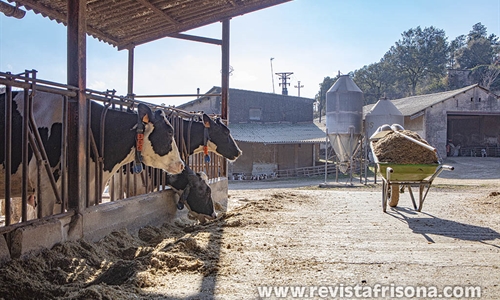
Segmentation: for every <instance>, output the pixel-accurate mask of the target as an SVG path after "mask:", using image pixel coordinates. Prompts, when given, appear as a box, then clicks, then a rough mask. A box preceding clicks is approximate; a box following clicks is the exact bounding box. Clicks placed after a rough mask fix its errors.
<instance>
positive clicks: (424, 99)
mask: <svg viewBox="0 0 500 300" xmlns="http://www.w3.org/2000/svg"><path fill="white" fill-rule="evenodd" d="M475 87H480V86H479V85H478V84H473V85H469V86H466V87H463V88H461V89H458V90H451V91H446V92H441V93H435V94H426V95H418V96H412V97H406V98H400V99H394V100H390V101H391V102H392V103H393V104H394V106H396V108H397V109H399V111H401V113H402V114H403V116H412V115H414V114H416V113H418V112H420V111H423V110H425V109H426V108H428V107H430V106H432V105H435V104H437V103H439V102H442V101H445V100H447V99H450V98H453V97H454V96H457V95H459V94H461V93H465V92H466V91H468V90H470V89H473V88H475ZM480 88H481V87H480ZM374 105H375V104H369V105H365V106H363V115H366V114H367V113H368V112H369V111H370V110H371V109H372V108H373V106H374Z"/></svg>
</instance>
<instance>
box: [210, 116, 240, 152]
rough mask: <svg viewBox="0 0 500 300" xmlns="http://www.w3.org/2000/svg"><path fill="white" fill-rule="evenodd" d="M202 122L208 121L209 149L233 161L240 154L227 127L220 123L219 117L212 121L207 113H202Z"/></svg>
mask: <svg viewBox="0 0 500 300" xmlns="http://www.w3.org/2000/svg"><path fill="white" fill-rule="evenodd" d="M203 123H205V124H206V123H208V124H209V125H210V128H209V129H208V132H209V135H210V142H209V147H210V148H211V149H210V150H212V151H214V152H217V153H219V154H220V155H222V156H223V157H225V158H227V159H228V160H230V161H235V160H236V159H237V158H238V157H239V156H240V155H241V153H242V152H241V150H240V148H238V145H237V144H236V142H235V141H234V139H233V137H232V136H231V132H230V131H229V128H227V126H226V125H225V124H224V123H222V121H221V120H220V118H217V119H216V120H215V121H213V120H212V119H211V118H210V117H209V116H208V115H206V114H203Z"/></svg>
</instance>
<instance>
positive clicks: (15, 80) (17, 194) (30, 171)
mask: <svg viewBox="0 0 500 300" xmlns="http://www.w3.org/2000/svg"><path fill="white" fill-rule="evenodd" d="M2 87H3V88H4V90H5V95H4V97H5V101H4V102H5V103H4V104H3V105H4V106H3V107H1V109H0V111H1V112H2V113H3V114H4V115H3V116H2V117H4V121H2V124H1V126H0V127H1V128H2V130H3V132H2V134H3V135H4V140H3V141H2V146H1V147H2V154H3V156H4V157H3V160H4V162H5V163H4V170H3V172H2V174H1V175H0V179H2V178H3V180H0V199H3V200H0V207H1V209H0V232H8V231H11V230H13V228H14V227H16V226H18V225H15V224H17V223H18V222H21V223H25V222H31V221H30V219H31V218H30V217H29V214H33V209H35V213H34V215H35V219H39V217H38V216H41V215H42V212H41V207H42V204H43V203H44V201H51V200H53V199H50V200H49V199H43V197H42V196H41V194H40V193H41V190H42V189H44V188H46V187H41V186H39V185H40V183H41V182H42V180H41V178H42V177H48V178H49V182H50V188H51V189H52V190H53V198H54V199H55V200H53V201H55V202H56V203H57V204H58V205H60V210H58V211H57V212H56V213H55V215H57V214H59V213H64V214H68V213H73V212H72V209H71V208H70V207H68V192H67V191H68V172H67V138H68V137H67V132H68V128H69V126H71V124H68V118H67V109H68V101H70V100H69V98H70V97H75V96H76V94H77V88H76V87H73V86H68V85H64V84H59V83H56V82H50V81H46V80H40V79H38V78H36V71H35V70H29V71H26V72H24V73H21V74H11V73H3V72H0V88H2ZM13 90H19V91H22V92H23V93H24V99H23V109H24V111H23V116H30V117H29V118H22V120H23V121H22V124H14V125H13V123H12V122H13V121H12V120H13V114H12V111H13V110H14V111H15V109H14V108H13V105H15V104H14V102H15V101H14V98H13V97H12V95H13ZM37 91H43V92H48V93H52V94H55V95H58V96H59V97H61V98H62V101H61V103H58V104H56V103H46V104H45V105H47V107H51V106H54V109H61V110H62V120H61V123H62V126H61V141H60V149H59V150H58V151H56V152H57V153H59V152H60V162H59V163H58V164H57V166H50V164H49V158H48V157H47V153H46V149H45V148H44V144H43V138H44V137H42V136H41V135H40V132H39V130H38V125H37V124H36V121H37V120H35V118H34V117H33V109H32V106H33V97H35V96H36V93H37ZM15 92H16V91H14V93H15ZM86 95H87V99H88V100H89V101H90V100H92V101H97V102H100V103H102V104H103V105H104V106H105V107H107V108H108V109H116V110H134V109H135V108H136V107H137V105H138V104H139V103H143V104H146V105H148V106H150V107H151V108H152V109H162V110H164V111H165V112H166V115H168V118H169V120H170V122H171V123H172V125H173V127H174V132H175V140H176V143H177V145H178V147H179V151H180V152H181V154H182V157H183V159H184V160H185V162H186V163H188V164H189V165H190V167H191V169H193V170H194V171H204V172H205V173H207V175H208V177H209V178H210V179H215V178H218V177H224V176H226V160H225V159H223V158H221V157H219V156H217V155H215V154H212V153H210V158H211V159H210V162H209V163H206V162H205V161H204V157H203V154H196V155H191V156H189V155H188V154H187V147H186V145H188V141H185V140H184V132H183V129H182V128H183V127H182V126H181V125H180V124H182V122H183V120H191V121H195V120H196V119H197V118H199V119H201V115H200V114H192V113H188V112H185V111H183V110H180V109H177V108H174V107H166V106H162V105H156V104H151V103H147V102H142V101H137V100H135V99H132V98H128V97H122V96H116V95H115V92H114V91H110V90H108V91H106V92H99V91H94V90H87V91H86ZM56 105H61V107H56ZM89 120H90V105H89ZM90 125H91V124H90V122H89V127H88V129H87V130H88V131H89V133H90ZM13 127H15V128H13ZM13 129H15V130H21V132H22V136H13V134H12V132H13ZM49 130H50V129H49ZM88 136H89V137H90V140H89V141H88V145H89V146H88V154H87V160H88V161H89V162H90V161H91V156H92V157H93V158H94V159H95V161H97V162H98V163H96V164H90V163H88V164H87V174H90V173H91V171H90V170H91V169H90V168H93V172H94V173H95V176H96V178H95V179H96V180H95V184H96V186H95V187H94V189H93V190H95V191H96V194H95V195H90V194H89V192H88V193H87V198H86V199H80V200H79V201H85V204H86V205H85V206H86V207H88V206H91V205H98V204H99V203H101V202H103V199H102V191H103V190H104V187H105V186H106V185H107V183H106V182H102V178H103V177H102V172H103V164H102V159H99V158H102V157H101V156H102V155H101V154H100V149H97V146H96V141H95V140H93V135H92V134H89V135H88ZM13 141H14V142H13ZM51 151H53V149H51ZM14 156H15V157H16V158H17V157H20V158H19V159H18V160H19V161H20V164H19V170H20V171H18V172H15V174H12V170H13V168H12V161H13V157H14ZM30 157H32V158H31V159H30ZM33 158H34V159H33ZM124 168H125V173H124V172H123V170H122V169H120V171H119V172H118V173H117V174H116V175H115V176H114V178H115V177H117V178H118V179H117V180H118V181H119V186H120V187H119V188H120V190H121V191H122V193H119V192H118V191H112V190H108V191H107V192H108V193H109V194H112V193H114V194H115V195H113V196H111V195H110V200H115V199H121V198H123V197H125V196H126V195H138V194H142V193H148V192H152V191H157V190H159V189H162V188H163V185H164V184H163V183H164V178H165V173H164V172H163V171H161V170H157V169H153V168H151V167H147V168H145V170H144V171H143V172H142V173H141V174H135V175H125V174H133V173H132V172H131V170H130V166H125V167H124ZM13 176H14V177H13ZM115 179H116V178H115ZM32 181H34V182H36V183H37V184H38V186H34V187H30V184H31V183H30V182H32ZM14 183H16V185H14ZM109 187H110V189H112V185H110V186H109ZM13 188H14V189H15V190H14V193H13ZM33 190H36V194H37V197H36V198H37V199H36V200H37V205H36V208H33V207H30V201H29V200H30V193H33ZM87 190H88V191H90V190H91V189H87ZM123 191H126V192H123ZM120 194H121V196H120ZM89 198H94V199H95V201H89ZM7 199H8V200H7ZM11 199H12V200H11ZM19 210H20V212H19ZM49 217H51V216H46V217H44V218H49ZM13 226H14V227H13Z"/></svg>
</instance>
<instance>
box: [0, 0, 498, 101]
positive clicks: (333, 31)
mask: <svg viewBox="0 0 500 300" xmlns="http://www.w3.org/2000/svg"><path fill="white" fill-rule="evenodd" d="M479 22H481V23H482V24H483V25H484V26H486V28H487V30H488V34H492V33H493V34H495V35H497V36H500V0H475V1H468V0H377V1H374V0H349V1H338V0H295V1H292V2H288V3H284V4H281V5H277V6H274V7H271V8H267V9H264V10H260V11H257V12H253V13H249V14H246V15H243V16H239V17H235V18H233V19H232V20H231V38H230V42H231V48H230V65H231V66H232V68H233V69H234V71H233V73H232V76H231V77H230V83H229V84H230V87H231V88H238V89H246V90H254V91H261V92H272V91H273V85H272V80H273V77H272V73H271V61H270V58H271V57H273V58H274V60H273V61H272V66H273V71H274V72H275V73H276V72H293V73H294V74H293V75H292V76H291V85H290V86H289V87H288V91H289V95H295V96H296V95H297V94H298V89H297V88H295V87H294V86H296V85H297V83H298V81H300V84H301V85H303V86H304V87H303V88H301V90H300V94H301V96H302V97H310V98H314V96H315V95H316V93H317V92H318V90H319V83H320V82H322V80H323V78H324V77H326V76H330V77H334V76H335V75H336V74H337V73H338V72H339V71H340V72H341V73H343V74H346V73H348V72H351V71H354V70H357V69H360V68H362V67H363V66H365V65H369V64H372V63H375V62H378V61H379V60H380V58H382V56H383V55H384V54H385V53H386V52H387V51H388V50H389V48H390V47H391V46H393V45H394V44H395V42H396V41H398V40H399V39H401V34H402V33H403V32H404V31H407V30H409V29H411V28H416V27H417V26H420V27H422V28H425V27H430V26H434V27H436V28H439V29H442V30H444V31H445V33H446V36H447V37H448V41H451V40H453V39H454V38H456V37H457V36H459V35H461V34H467V33H468V32H469V31H470V30H471V29H472V26H473V25H474V24H476V23H479ZM221 31H222V26H221V24H220V23H217V24H213V25H209V26H205V27H202V28H199V29H196V30H193V31H190V32H186V33H188V34H193V35H200V36H204V37H211V38H220V37H221ZM220 54H221V51H220V47H219V46H215V45H210V44H204V43H197V42H191V41H184V40H179V39H172V38H165V39H161V40H158V41H154V42H151V43H149V44H146V45H140V46H138V47H137V48H136V49H135V71H134V73H135V79H134V92H135V93H136V94H139V95H140V94H194V93H196V89H197V88H200V90H201V92H202V93H204V92H206V91H208V90H209V89H210V88H211V87H213V86H220V80H221V79H220V70H221V58H220ZM25 69H35V70H37V71H38V75H37V76H38V78H42V79H46V80H51V81H57V82H62V83H64V82H66V27H65V26H63V25H62V24H58V23H56V22H55V21H51V20H49V19H47V18H44V17H42V16H41V15H35V14H34V13H33V12H28V13H27V14H26V17H25V18H24V19H22V20H18V19H14V18H8V17H5V16H4V15H3V14H0V71H2V72H6V71H11V72H13V73H20V72H23V71H24V70H25ZM278 82H279V81H278V78H277V77H276V76H274V88H275V91H276V93H281V87H280V86H279V85H278ZM87 85H88V87H89V88H92V89H95V90H100V91H105V90H106V89H115V90H117V94H119V95H125V94H126V93H127V52H126V51H118V50H117V49H116V48H114V47H112V46H110V45H108V44H105V43H102V42H99V41H97V40H96V39H94V38H92V37H88V38H87ZM189 100H192V98H166V99H165V98H164V99H151V100H148V101H151V102H155V103H166V104H168V105H178V104H180V103H183V102H187V101H189Z"/></svg>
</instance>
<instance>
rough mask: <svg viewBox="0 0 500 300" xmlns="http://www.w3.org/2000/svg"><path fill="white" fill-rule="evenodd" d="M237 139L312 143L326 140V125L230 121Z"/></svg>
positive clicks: (274, 142)
mask: <svg viewBox="0 0 500 300" xmlns="http://www.w3.org/2000/svg"><path fill="white" fill-rule="evenodd" d="M229 129H230V130H231V135H232V136H233V138H234V139H235V140H236V141H239V142H250V143H264V144H298V143H301V144H312V143H321V142H325V139H326V127H325V125H324V124H318V123H295V124H291V123H272V124H261V123H238V124H236V123H235V124H233V123H229Z"/></svg>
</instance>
